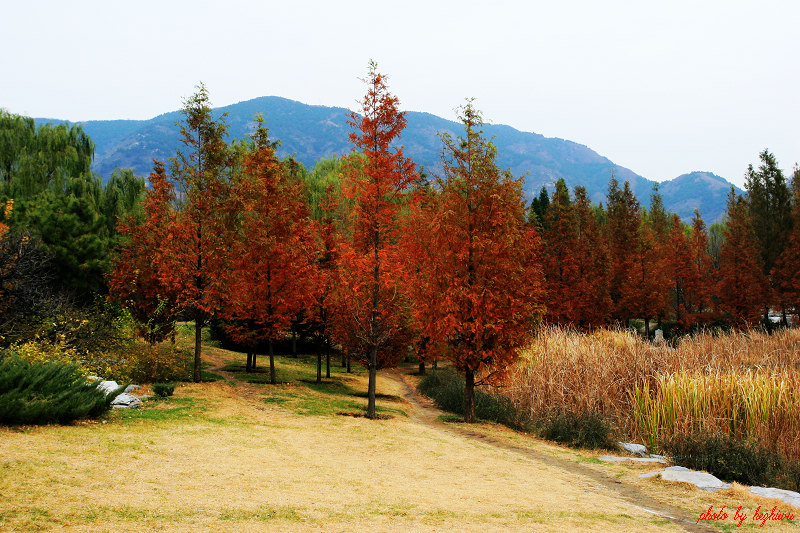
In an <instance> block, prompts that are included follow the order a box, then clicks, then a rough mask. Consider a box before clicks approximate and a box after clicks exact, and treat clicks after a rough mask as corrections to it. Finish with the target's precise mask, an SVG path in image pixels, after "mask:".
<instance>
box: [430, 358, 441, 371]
mask: <svg viewBox="0 0 800 533" xmlns="http://www.w3.org/2000/svg"><path fill="white" fill-rule="evenodd" d="M438 368H439V361H438V360H437V359H434V360H433V363H431V369H432V370H436V369H438Z"/></svg>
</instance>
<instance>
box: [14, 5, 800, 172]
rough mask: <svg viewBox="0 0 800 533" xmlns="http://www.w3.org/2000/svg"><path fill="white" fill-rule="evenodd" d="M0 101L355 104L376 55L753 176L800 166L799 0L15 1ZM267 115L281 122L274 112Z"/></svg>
mask: <svg viewBox="0 0 800 533" xmlns="http://www.w3.org/2000/svg"><path fill="white" fill-rule="evenodd" d="M0 8H1V9H0V13H2V22H1V23H0V25H1V26H0V27H1V28H2V30H0V49H2V50H3V53H2V56H1V58H0V69H1V71H2V73H3V81H2V83H0V107H3V108H6V109H7V110H9V111H11V112H14V113H20V114H26V115H31V116H37V117H52V118H63V119H69V120H72V121H79V120H90V119H114V118H137V119H147V118H151V117H153V116H155V115H158V114H161V113H164V112H166V111H171V110H175V109H178V108H179V107H180V106H181V100H182V98H184V97H186V96H188V95H189V94H191V93H192V92H193V88H194V86H195V85H196V84H197V82H198V81H201V80H202V81H203V82H204V83H205V84H206V86H207V88H208V89H209V92H210V94H211V98H212V103H213V104H214V105H215V106H218V105H227V104H232V103H235V102H239V101H242V100H248V99H250V98H255V97H257V96H265V95H277V96H283V97H286V98H291V99H294V100H299V101H301V102H305V103H309V104H322V105H335V106H343V107H351V108H352V107H355V104H356V101H357V100H358V98H359V97H360V96H361V95H362V94H363V93H364V86H363V85H362V83H361V82H360V81H359V78H360V77H363V76H364V75H365V73H366V69H367V62H368V61H369V59H370V58H372V59H375V60H376V61H377V62H378V65H379V67H380V70H381V71H382V72H384V73H386V74H388V75H389V86H390V90H391V91H392V92H393V93H394V94H396V95H397V96H398V97H399V98H400V101H401V105H402V107H403V108H404V109H406V110H413V111H427V112H430V113H434V114H436V115H440V116H443V117H445V118H450V119H454V118H455V114H454V111H453V110H454V108H455V107H456V106H458V105H459V104H461V103H462V102H463V100H464V98H465V97H475V98H476V105H477V107H478V108H479V109H481V110H482V111H483V113H484V116H485V117H486V118H488V119H490V120H491V121H492V122H494V123H498V124H509V125H511V126H513V127H515V128H517V129H520V130H524V131H533V132H536V133H541V134H543V135H546V136H548V137H561V138H564V139H569V140H572V141H575V142H578V143H581V144H585V145H587V146H589V147H590V148H592V149H594V150H596V151H597V152H599V153H600V154H602V155H604V156H606V157H608V158H609V159H611V160H612V161H614V162H615V163H617V164H619V165H622V166H626V167H628V168H630V169H631V170H633V171H634V172H637V173H639V174H641V175H643V176H645V177H647V178H650V179H655V180H659V181H660V180H664V179H671V178H674V177H676V176H678V175H679V174H682V173H685V172H690V171H693V170H706V171H711V172H714V173H717V174H720V175H722V176H723V177H725V178H728V179H729V180H731V181H733V182H734V183H737V184H738V185H742V183H743V174H744V172H745V170H746V168H747V164H748V163H754V164H756V163H757V162H758V153H759V151H761V150H762V149H764V148H765V147H767V148H769V149H770V150H771V151H772V152H773V153H774V154H775V155H776V156H777V158H778V161H779V162H780V163H781V166H782V167H783V168H784V169H786V170H787V171H789V170H791V168H792V167H793V165H794V163H795V161H800V133H798V132H799V131H800V107H798V103H797V98H798V94H800V93H799V92H798V89H799V88H800V68H798V58H800V36H799V34H798V30H797V27H798V23H800V2H794V1H789V0H787V1H782V2H780V1H770V0H762V1H759V2H755V1H747V2H745V1H737V0H728V1H703V0H694V1H683V0H670V1H669V2H660V3H658V4H657V3H655V2H648V1H641V0H640V1H621V0H614V1H599V0H598V1H553V0H549V1H547V2H544V1H529V2H523V1H519V2H504V1H498V0H494V1H492V2H488V1H485V0H484V1H480V2H476V1H471V0H457V1H437V0H427V1H417V0H407V1H403V2H381V1H377V0H373V1H347V0H340V1H319V2H312V1H288V0H282V1H279V2H278V1H264V2H255V1H252V2H250V1H240V0H228V1H226V2H207V1H206V2H204V1H199V0H194V1H170V0H159V1H151V0H137V1H135V2H125V3H122V2H118V1H111V0H102V1H80V0H73V1H70V2H64V1H36V2H18V1H11V0H2V2H0ZM267 121H269V117H267Z"/></svg>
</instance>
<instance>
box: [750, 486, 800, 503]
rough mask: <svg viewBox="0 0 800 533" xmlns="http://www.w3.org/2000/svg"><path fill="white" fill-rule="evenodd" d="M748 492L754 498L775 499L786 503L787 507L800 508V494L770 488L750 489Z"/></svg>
mask: <svg viewBox="0 0 800 533" xmlns="http://www.w3.org/2000/svg"><path fill="white" fill-rule="evenodd" d="M750 492H752V493H753V494H755V495H756V496H762V497H764V498H777V499H778V500H781V501H783V502H784V503H788V504H789V505H794V506H795V507H800V492H794V491H791V490H784V489H776V488H772V487H769V488H766V487H750Z"/></svg>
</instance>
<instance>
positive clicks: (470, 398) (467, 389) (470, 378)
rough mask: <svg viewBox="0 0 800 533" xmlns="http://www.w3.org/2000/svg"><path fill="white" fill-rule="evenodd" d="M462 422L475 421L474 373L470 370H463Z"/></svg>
mask: <svg viewBox="0 0 800 533" xmlns="http://www.w3.org/2000/svg"><path fill="white" fill-rule="evenodd" d="M464 378H465V383H464V422H466V423H468V424H471V423H473V422H475V402H474V398H475V373H474V372H473V371H472V370H467V371H466V372H464Z"/></svg>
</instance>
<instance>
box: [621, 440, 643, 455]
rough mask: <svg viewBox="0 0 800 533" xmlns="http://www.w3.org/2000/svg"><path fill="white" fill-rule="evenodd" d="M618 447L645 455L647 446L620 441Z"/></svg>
mask: <svg viewBox="0 0 800 533" xmlns="http://www.w3.org/2000/svg"><path fill="white" fill-rule="evenodd" d="M619 446H620V448H622V449H623V450H625V451H626V452H628V453H630V454H633V455H638V456H639V457H647V456H648V455H647V448H646V447H645V446H644V445H643V444H633V443H631V442H620V443H619Z"/></svg>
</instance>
